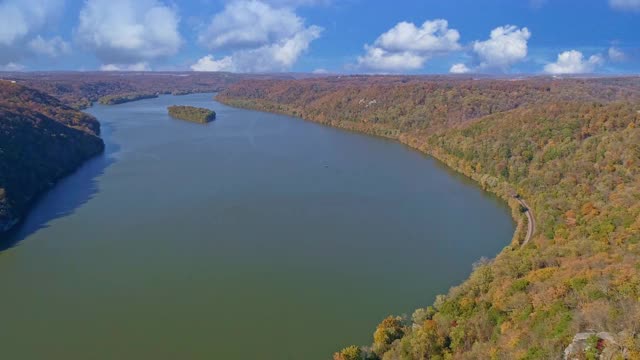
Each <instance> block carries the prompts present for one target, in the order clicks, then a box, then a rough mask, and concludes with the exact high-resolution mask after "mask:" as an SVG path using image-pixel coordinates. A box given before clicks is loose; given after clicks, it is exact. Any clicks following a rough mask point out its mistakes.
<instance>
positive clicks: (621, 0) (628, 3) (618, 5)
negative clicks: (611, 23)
mask: <svg viewBox="0 0 640 360" xmlns="http://www.w3.org/2000/svg"><path fill="white" fill-rule="evenodd" d="M609 5H610V6H611V7H612V8H614V9H616V10H622V11H640V0H609Z"/></svg>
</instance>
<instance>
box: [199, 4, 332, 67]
mask: <svg viewBox="0 0 640 360" xmlns="http://www.w3.org/2000/svg"><path fill="white" fill-rule="evenodd" d="M322 31H323V29H322V28H321V27H319V26H315V25H311V26H306V25H305V20H304V19H303V18H301V17H299V16H298V15H297V14H296V13H295V12H294V10H293V9H292V8H290V7H280V8H276V7H273V6H272V5H269V4H268V3H266V2H263V1H258V0H250V1H245V0H243V1H234V2H231V3H229V4H227V6H225V8H224V10H223V11H222V12H220V13H218V14H216V15H214V16H213V18H212V20H211V22H210V24H209V26H207V27H206V28H205V29H204V30H203V31H202V32H201V33H200V34H199V36H198V41H199V43H200V44H201V45H202V46H204V47H206V48H207V49H209V50H212V51H215V50H218V51H230V52H231V53H230V54H229V55H225V56H222V57H219V58H218V59H216V58H215V56H214V55H212V54H209V55H206V56H204V57H202V58H201V59H199V60H198V61H197V62H196V63H195V64H193V65H192V66H191V69H192V70H194V71H232V72H271V71H286V70H289V69H290V68H291V67H292V66H293V65H294V64H295V63H296V61H297V60H298V58H299V57H300V56H301V55H302V54H304V52H306V51H307V49H308V48H309V46H310V44H311V42H313V41H314V40H316V39H318V38H319V37H320V35H321V33H322Z"/></svg>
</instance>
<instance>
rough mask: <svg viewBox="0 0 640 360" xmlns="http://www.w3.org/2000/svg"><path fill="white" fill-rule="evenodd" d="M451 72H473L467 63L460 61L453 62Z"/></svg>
mask: <svg viewBox="0 0 640 360" xmlns="http://www.w3.org/2000/svg"><path fill="white" fill-rule="evenodd" d="M449 72H450V73H452V74H466V73H468V72H471V69H469V68H468V67H467V65H465V64H462V63H460V64H453V65H452V66H451V68H450V69H449Z"/></svg>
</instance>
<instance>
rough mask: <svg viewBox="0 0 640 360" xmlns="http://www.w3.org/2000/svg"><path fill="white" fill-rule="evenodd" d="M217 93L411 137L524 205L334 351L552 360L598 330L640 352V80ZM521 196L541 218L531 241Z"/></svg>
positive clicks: (270, 85) (391, 83) (234, 101)
mask: <svg viewBox="0 0 640 360" xmlns="http://www.w3.org/2000/svg"><path fill="white" fill-rule="evenodd" d="M218 99H219V100H221V101H223V102H225V103H227V104H231V105H235V106H242V107H247V108H252V109H259V110H266V111H274V112H281V113H286V114H291V115H297V116H301V117H303V118H305V119H308V120H311V121H317V122H321V123H324V124H328V125H332V126H337V127H342V128H347V129H352V130H357V131H362V132H367V133H371V134H375V135H380V136H386V137H390V138H394V139H398V140H399V141H402V142H403V143H406V144H408V145H410V146H412V147H414V148H416V149H419V150H421V151H424V152H426V153H428V154H431V155H433V156H434V157H436V158H438V159H440V160H441V161H443V162H445V163H446V164H448V165H449V166H450V167H452V168H454V169H456V170H458V171H460V172H462V173H464V174H466V175H467V176H469V177H471V178H473V179H475V180H476V181H478V182H479V183H480V184H482V186H483V187H484V188H486V189H487V190H489V191H492V192H495V193H497V194H498V195H500V196H502V197H503V198H504V199H505V200H507V201H508V202H509V204H510V205H511V207H512V209H513V214H514V217H515V219H516V220H517V221H518V230H517V231H516V234H515V235H514V239H513V241H512V243H511V244H510V245H509V246H507V247H506V248H505V249H504V250H503V251H502V252H501V253H500V254H499V255H498V256H497V257H496V258H495V259H494V260H491V261H486V262H481V263H479V264H477V265H476V266H475V269H474V271H473V273H472V274H471V276H470V277H469V279H468V280H467V281H465V282H464V283H463V284H461V285H460V286H457V287H455V288H453V289H451V290H450V292H449V293H448V294H447V295H445V296H440V297H438V298H437V299H436V301H435V303H434V304H433V305H431V306H426V305H427V304H425V308H422V309H418V310H416V311H415V313H414V314H413V316H412V317H410V318H404V317H394V316H390V317H388V318H386V319H384V320H383V321H382V322H381V323H380V325H379V326H378V327H377V329H375V332H374V336H373V344H372V345H371V346H370V347H366V346H365V347H358V346H350V347H347V348H345V349H344V350H342V351H340V352H338V353H336V354H335V355H334V358H336V359H342V360H347V359H363V358H371V359H378V358H380V359H449V358H454V359H488V358H492V359H551V358H558V357H561V356H562V353H563V350H564V349H565V347H566V346H567V345H569V343H571V342H572V339H573V337H574V335H575V334H576V333H579V332H584V331H592V330H594V331H599V332H608V333H610V334H612V336H613V338H614V339H615V343H613V342H608V343H607V344H606V345H607V346H608V349H607V351H610V352H612V353H617V354H618V355H619V356H622V354H623V353H624V354H626V356H627V357H628V358H640V325H639V324H640V261H639V260H640V129H639V126H640V78H638V77H623V78H610V79H552V78H532V79H524V80H513V81H511V80H491V79H485V80H470V79H448V78H443V79H422V78H417V77H414V78H412V77H335V78H327V79H307V80H296V81H291V80H283V81H277V80H270V81H254V82H239V83H237V84H234V85H231V86H230V87H229V89H227V90H226V91H224V92H222V93H221V94H219V96H218ZM515 194H518V195H519V196H521V197H523V198H524V199H526V200H527V202H528V204H529V206H531V208H532V210H533V211H534V213H535V216H536V222H537V230H536V232H535V234H534V236H533V239H532V241H530V242H529V243H528V244H526V245H525V246H521V242H522V239H523V236H524V232H525V228H526V226H525V222H526V218H525V217H524V216H522V214H521V212H520V210H521V209H520V204H519V203H518V202H517V201H515V199H514V198H513V196H514V195H515ZM390 241H391V240H390ZM398 281H402V279H398ZM601 340H602V339H600V340H599V339H595V341H596V342H597V341H601ZM345 345H346V344H345ZM589 351H591V353H585V354H580V356H592V355H594V354H595V355H597V353H598V352H600V351H603V349H601V348H600V347H598V348H596V349H595V350H594V349H591V350H589Z"/></svg>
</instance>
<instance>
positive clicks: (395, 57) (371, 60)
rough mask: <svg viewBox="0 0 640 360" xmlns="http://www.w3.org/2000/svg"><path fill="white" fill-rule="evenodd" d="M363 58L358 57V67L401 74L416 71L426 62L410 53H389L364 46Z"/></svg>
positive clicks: (424, 58)
mask: <svg viewBox="0 0 640 360" xmlns="http://www.w3.org/2000/svg"><path fill="white" fill-rule="evenodd" d="M365 49H366V50H367V52H366V54H365V55H364V56H361V57H358V66H359V67H361V68H364V69H372V70H376V71H391V72H402V71H408V70H418V69H420V68H422V67H423V66H424V64H425V62H426V61H427V57H426V56H423V55H420V54H416V53H413V52H410V51H405V52H389V51H387V50H384V49H381V48H378V47H374V46H365Z"/></svg>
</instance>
